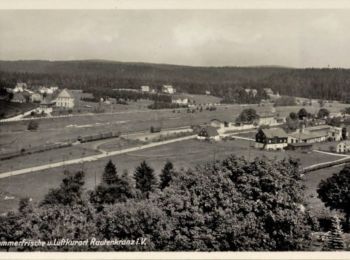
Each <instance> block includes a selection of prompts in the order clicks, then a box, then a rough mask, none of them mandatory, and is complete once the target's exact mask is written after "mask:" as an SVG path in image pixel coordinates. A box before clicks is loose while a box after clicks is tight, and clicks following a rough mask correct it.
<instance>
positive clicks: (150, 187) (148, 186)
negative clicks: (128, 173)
mask: <svg viewBox="0 0 350 260" xmlns="http://www.w3.org/2000/svg"><path fill="white" fill-rule="evenodd" d="M134 178H135V182H136V189H138V190H140V191H141V193H142V194H143V195H144V196H145V197H148V196H149V193H151V192H153V191H154V190H155V188H156V185H157V179H156V176H155V175H154V170H153V169H152V168H151V167H150V166H149V165H148V164H147V163H146V161H143V162H142V163H141V164H140V166H138V167H137V168H136V170H135V174H134Z"/></svg>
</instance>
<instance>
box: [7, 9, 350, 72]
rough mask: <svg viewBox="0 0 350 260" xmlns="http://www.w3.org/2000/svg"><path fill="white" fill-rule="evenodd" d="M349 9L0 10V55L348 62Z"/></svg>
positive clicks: (216, 62)
mask: <svg viewBox="0 0 350 260" xmlns="http://www.w3.org/2000/svg"><path fill="white" fill-rule="evenodd" d="M349 30H350V11H349V10H344V11H341V10H318V11H317V10H226V11H223V10H222V11H220V10H201V11H199V10H198V11H195V10H182V11H181V10H176V11H175V10H167V11H160V10H154V11H153V10H151V11H150V10H134V11H132V10H127V11H125V10H124V11H112V10H109V11H107V10H106V11H76V10H70V11H63V10H61V11H60V10H57V11H52V10H51V11H33V10H27V11H4V10H2V11H0V59H1V60H17V59H48V60H73V59H108V60H116V61H140V62H154V63H168V64H183V65H194V66H197V65H199V66H255V65H280V66H291V67H327V66H330V67H347V68H349V67H350V33H349Z"/></svg>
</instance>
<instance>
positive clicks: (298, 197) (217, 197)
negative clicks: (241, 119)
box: [0, 156, 318, 251]
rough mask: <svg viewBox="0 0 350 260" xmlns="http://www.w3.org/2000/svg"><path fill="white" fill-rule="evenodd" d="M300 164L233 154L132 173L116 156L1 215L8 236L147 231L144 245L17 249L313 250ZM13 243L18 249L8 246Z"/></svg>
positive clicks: (313, 223)
mask: <svg viewBox="0 0 350 260" xmlns="http://www.w3.org/2000/svg"><path fill="white" fill-rule="evenodd" d="M302 190H303V186H302V184H301V182H300V175H299V168H298V163H297V162H295V161H293V160H282V161H273V160H268V159H266V158H261V159H257V160H255V161H253V162H249V161H247V160H245V159H244V158H238V157H235V156H230V157H228V158H226V159H225V160H222V161H215V162H212V163H207V164H205V165H202V166H197V167H195V168H194V169H188V170H184V169H181V170H176V169H174V167H173V165H172V164H171V163H170V162H168V163H166V165H165V166H164V169H163V171H162V174H161V175H160V178H159V180H158V178H157V177H156V174H155V173H154V170H153V169H152V168H151V167H149V166H148V164H147V163H146V162H142V163H141V164H140V165H139V166H138V167H137V168H136V169H135V172H134V174H133V178H132V177H131V176H130V175H129V174H128V173H127V172H123V173H120V172H119V171H118V170H117V168H116V167H115V165H114V164H113V163H112V162H109V163H108V164H107V165H106V167H105V170H104V173H103V176H102V180H101V183H100V184H99V185H98V186H97V187H96V188H95V189H94V190H92V191H85V190H84V173H83V172H77V173H75V174H71V173H68V172H67V173H66V175H65V178H64V179H63V181H62V183H61V185H60V187H58V188H55V189H52V190H50V192H49V193H48V194H47V195H46V196H45V198H44V199H43V200H42V201H41V203H39V204H38V205H33V204H32V203H31V202H30V201H29V200H28V199H22V200H21V202H20V205H19V209H18V211H17V212H10V213H8V214H7V215H6V216H3V217H1V219H0V221H1V227H0V237H1V240H2V241H19V240H22V239H40V240H42V241H51V240H54V239H62V238H65V239H71V240H85V239H91V238H93V237H96V238H98V239H99V240H104V239H106V240H113V239H129V240H130V239H135V240H136V239H137V238H146V239H147V243H146V244H145V245H142V246H141V245H138V246H120V245H118V246H115V245H114V246H105V247H93V246H88V247H74V246H73V247H72V246H65V247H59V246H57V247H46V248H45V247H44V248H26V247H22V248H16V249H17V250H171V251H172V250H202V251H213V250H224V251H225V250H234V251H235V250H257V251H260V250H308V249H309V247H310V241H311V233H312V231H313V230H317V229H318V225H317V220H316V219H315V218H313V217H312V216H311V215H310V212H309V211H308V209H307V208H304V206H303V204H304V198H303V192H302ZM8 249H9V250H10V249H11V250H13V248H8Z"/></svg>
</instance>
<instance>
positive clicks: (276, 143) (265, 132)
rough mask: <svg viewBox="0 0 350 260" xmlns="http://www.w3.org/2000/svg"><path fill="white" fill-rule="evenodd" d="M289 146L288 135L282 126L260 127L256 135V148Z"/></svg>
mask: <svg viewBox="0 0 350 260" xmlns="http://www.w3.org/2000/svg"><path fill="white" fill-rule="evenodd" d="M287 146H288V136H287V133H286V132H285V131H284V130H283V129H282V128H270V129H259V130H258V132H257V133H256V135H255V148H259V149H264V150H282V149H284V148H285V147H287Z"/></svg>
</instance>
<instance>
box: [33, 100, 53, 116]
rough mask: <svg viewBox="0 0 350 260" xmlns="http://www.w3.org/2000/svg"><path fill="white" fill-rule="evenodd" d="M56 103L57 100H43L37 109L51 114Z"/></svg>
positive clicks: (39, 111) (38, 111)
mask: <svg viewBox="0 0 350 260" xmlns="http://www.w3.org/2000/svg"><path fill="white" fill-rule="evenodd" d="M54 105H55V102H53V101H48V100H43V101H42V102H41V103H40V106H39V107H38V108H37V109H36V112H37V113H45V114H49V115H50V114H51V113H52V111H53V106H54Z"/></svg>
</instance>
